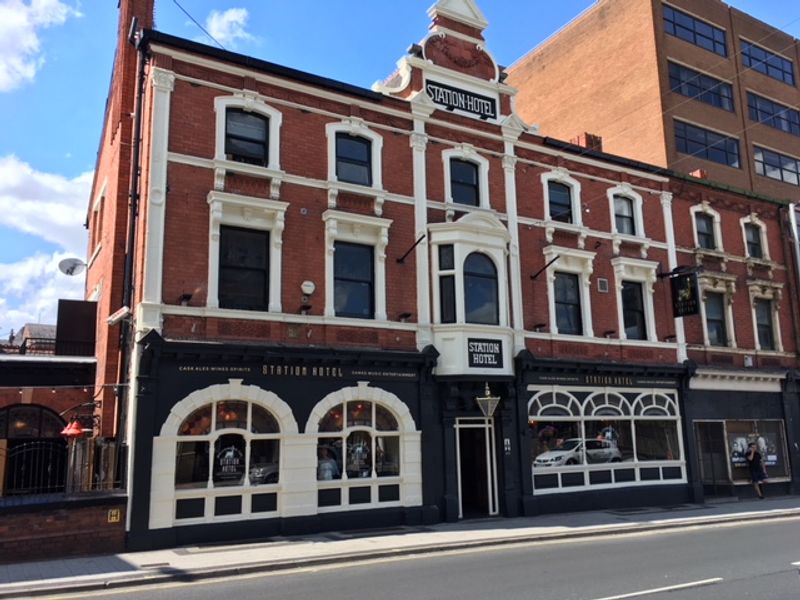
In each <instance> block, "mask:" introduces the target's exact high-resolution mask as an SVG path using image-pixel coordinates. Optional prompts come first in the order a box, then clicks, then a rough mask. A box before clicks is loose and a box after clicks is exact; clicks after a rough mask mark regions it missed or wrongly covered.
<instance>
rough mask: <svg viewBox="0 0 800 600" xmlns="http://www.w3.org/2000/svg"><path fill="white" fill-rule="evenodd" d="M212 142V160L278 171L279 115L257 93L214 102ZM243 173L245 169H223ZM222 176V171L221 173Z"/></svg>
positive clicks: (219, 99) (247, 93)
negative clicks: (214, 137) (213, 139)
mask: <svg viewBox="0 0 800 600" xmlns="http://www.w3.org/2000/svg"><path fill="white" fill-rule="evenodd" d="M214 111H215V112H216V141H215V148H214V159H215V160H217V161H234V162H237V163H245V164H246V165H255V166H258V167H266V168H268V169H272V170H273V171H280V168H281V167H280V129H281V124H282V122H283V115H282V114H281V113H280V112H279V111H278V110H276V109H274V108H273V107H271V106H269V105H268V104H266V103H265V102H264V101H263V99H262V98H261V96H259V95H258V93H257V92H255V91H252V90H245V91H243V92H237V93H236V94H234V95H232V96H219V97H217V98H215V99H214ZM223 168H224V169H226V170H230V169H233V170H234V171H235V170H237V169H238V170H241V171H244V172H247V171H248V169H249V167H246V166H244V165H242V166H241V167H235V166H232V165H224V167H223ZM223 173H224V171H223Z"/></svg>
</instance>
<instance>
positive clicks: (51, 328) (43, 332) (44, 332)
mask: <svg viewBox="0 0 800 600" xmlns="http://www.w3.org/2000/svg"><path fill="white" fill-rule="evenodd" d="M29 338H44V339H48V340H54V339H56V326H55V325H45V324H42V323H25V325H23V327H22V329H20V330H19V331H18V332H17V335H15V336H14V343H15V344H21V343H22V342H23V341H24V340H26V339H29Z"/></svg>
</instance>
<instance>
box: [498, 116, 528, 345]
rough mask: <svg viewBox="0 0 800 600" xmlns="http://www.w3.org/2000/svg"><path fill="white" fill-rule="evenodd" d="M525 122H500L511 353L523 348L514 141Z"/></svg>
mask: <svg viewBox="0 0 800 600" xmlns="http://www.w3.org/2000/svg"><path fill="white" fill-rule="evenodd" d="M523 130H524V123H522V122H521V121H520V120H519V119H517V118H516V117H514V116H513V115H512V116H510V117H508V118H507V119H506V121H505V122H504V123H503V127H502V131H503V140H504V150H503V151H504V154H505V155H504V156H503V177H504V183H505V190H506V216H507V218H508V232H509V234H510V235H511V241H510V243H509V261H508V268H509V271H510V273H509V281H510V282H511V298H510V300H511V327H512V328H513V329H514V353H513V355H514V356H516V355H517V353H519V352H520V351H521V350H524V349H525V323H524V321H523V317H522V265H521V263H520V257H519V221H518V219H517V179H516V166H517V158H516V153H515V151H514V144H515V143H516V141H517V140H518V139H519V136H520V135H522V132H523Z"/></svg>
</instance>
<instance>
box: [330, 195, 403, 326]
mask: <svg viewBox="0 0 800 600" xmlns="http://www.w3.org/2000/svg"><path fill="white" fill-rule="evenodd" d="M322 220H323V222H324V223H325V316H326V317H336V309H335V306H334V298H333V296H334V270H333V267H334V264H333V262H334V261H333V255H334V252H335V243H336V242H350V243H353V244H364V245H367V246H372V247H373V248H374V252H375V253H374V255H373V256H374V262H373V265H374V267H373V268H374V269H375V273H374V277H375V279H374V293H375V299H374V300H375V314H374V320H375V321H385V320H386V318H387V315H386V246H387V244H388V243H389V227H391V225H392V221H391V220H389V219H381V218H378V217H371V216H365V215H360V214H356V213H347V212H342V211H337V210H326V211H325V212H324V213H323V214H322ZM341 318H344V317H341ZM357 320H358V321H361V320H362V319H357Z"/></svg>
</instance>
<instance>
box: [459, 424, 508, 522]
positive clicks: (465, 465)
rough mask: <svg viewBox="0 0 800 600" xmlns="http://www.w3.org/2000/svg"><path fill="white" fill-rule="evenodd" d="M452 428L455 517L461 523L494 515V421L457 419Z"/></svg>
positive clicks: (495, 475)
mask: <svg viewBox="0 0 800 600" xmlns="http://www.w3.org/2000/svg"><path fill="white" fill-rule="evenodd" d="M455 427H456V440H457V446H456V459H457V463H458V464H457V469H458V491H459V493H458V516H459V518H462V519H463V518H476V517H485V516H489V515H496V514H497V513H498V509H497V504H498V502H497V462H496V456H495V449H494V445H495V443H494V442H495V438H494V419H491V418H470V419H458V420H457V421H456V425H455Z"/></svg>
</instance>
